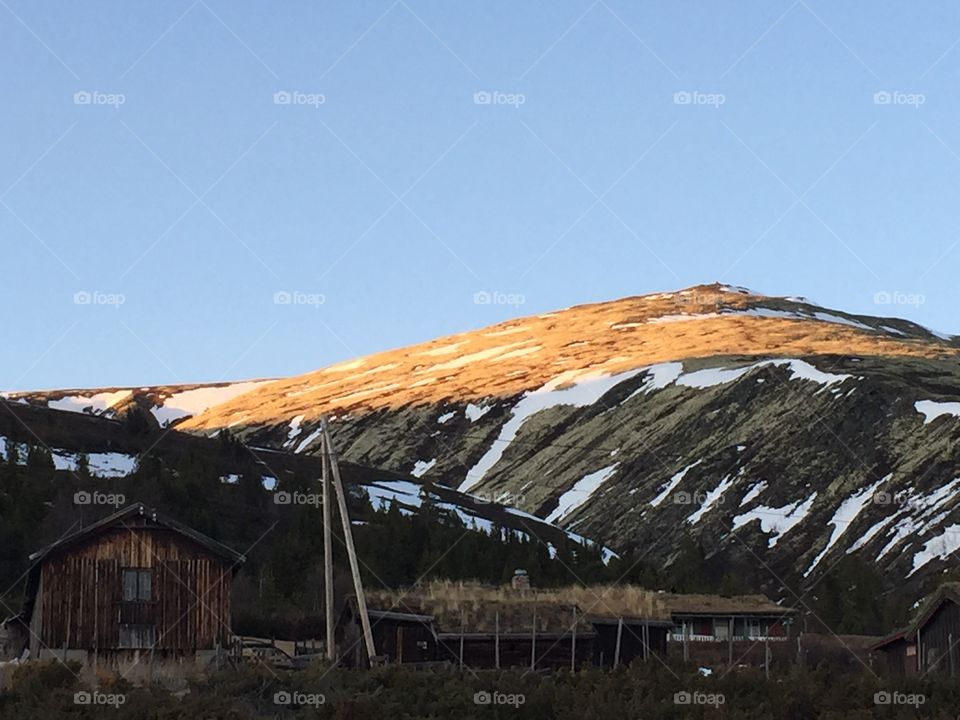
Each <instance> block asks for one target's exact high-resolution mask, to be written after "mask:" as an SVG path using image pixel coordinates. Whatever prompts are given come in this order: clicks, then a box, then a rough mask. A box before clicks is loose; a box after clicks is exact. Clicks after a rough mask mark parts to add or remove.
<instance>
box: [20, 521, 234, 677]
mask: <svg viewBox="0 0 960 720" xmlns="http://www.w3.org/2000/svg"><path fill="white" fill-rule="evenodd" d="M30 560H31V561H32V562H33V565H32V566H31V568H30V571H29V574H28V578H27V589H26V595H25V600H24V606H23V610H22V612H21V614H20V621H21V622H22V623H23V625H24V626H25V627H26V628H28V629H29V649H30V657H31V658H39V659H43V658H49V657H58V658H61V659H68V660H69V659H73V660H77V661H79V662H82V663H85V664H89V665H94V666H100V665H109V666H125V665H130V664H135V663H144V662H145V660H147V659H149V661H150V662H153V661H155V660H156V661H159V662H164V661H171V660H172V661H178V662H183V661H188V660H190V661H204V660H210V659H211V658H212V657H213V656H214V655H215V654H216V653H217V652H218V651H220V650H221V649H222V648H225V647H226V646H227V644H228V643H229V641H230V638H231V631H230V595H231V588H232V584H233V577H234V575H235V574H236V572H237V570H238V569H239V566H240V564H242V563H243V561H244V558H243V556H242V555H240V554H239V553H236V552H234V551H233V550H231V549H230V548H228V547H226V546H224V545H222V544H220V543H218V542H216V541H215V540H212V539H210V538H209V537H206V536H205V535H202V534H201V533H198V532H196V531H195V530H192V529H190V528H188V527H186V526H185V525H182V524H181V523H179V522H177V521H175V520H173V519H171V518H168V517H164V516H163V515H161V514H160V513H158V512H157V511H156V510H152V509H150V508H147V507H145V506H144V505H142V504H139V503H138V504H135V505H131V506H129V507H126V508H124V509H122V510H120V511H118V512H116V513H114V514H112V515H110V516H108V517H106V518H104V519H102V520H100V521H99V522H96V523H94V524H92V525H89V526H88V527H85V528H83V529H81V530H79V531H78V532H76V533H73V534H71V535H69V536H67V537H64V538H62V539H60V540H58V541H57V542H55V543H53V544H52V545H50V546H48V547H46V548H43V549H42V550H40V551H39V552H37V553H34V554H33V555H31V556H30Z"/></svg>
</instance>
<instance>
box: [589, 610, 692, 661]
mask: <svg viewBox="0 0 960 720" xmlns="http://www.w3.org/2000/svg"><path fill="white" fill-rule="evenodd" d="M590 623H591V624H592V625H593V629H594V632H595V634H596V638H595V639H594V642H593V664H594V665H596V666H597V667H616V666H619V665H629V664H630V663H631V662H633V661H634V660H637V659H640V660H648V659H649V658H650V656H651V654H656V655H660V656H661V657H664V656H666V654H667V636H668V634H669V632H670V630H671V628H673V621H671V620H663V619H651V618H635V617H623V616H617V617H610V616H608V617H591V618H590Z"/></svg>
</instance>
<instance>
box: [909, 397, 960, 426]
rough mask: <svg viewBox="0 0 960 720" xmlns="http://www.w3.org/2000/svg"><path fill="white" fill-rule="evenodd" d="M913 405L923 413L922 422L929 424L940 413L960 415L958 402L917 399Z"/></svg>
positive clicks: (959, 403) (953, 415)
mask: <svg viewBox="0 0 960 720" xmlns="http://www.w3.org/2000/svg"><path fill="white" fill-rule="evenodd" d="M913 406H914V407H915V408H916V410H917V412H918V413H921V414H922V415H923V424H924V425H929V424H930V423H932V422H933V421H934V420H936V419H937V418H938V417H940V416H941V415H950V416H952V417H960V402H938V401H936V400H917V401H916V402H915V403H914V404H913Z"/></svg>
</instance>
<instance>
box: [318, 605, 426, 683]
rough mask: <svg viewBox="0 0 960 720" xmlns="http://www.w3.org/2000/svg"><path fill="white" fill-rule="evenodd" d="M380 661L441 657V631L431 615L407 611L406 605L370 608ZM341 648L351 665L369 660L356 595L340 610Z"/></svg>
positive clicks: (337, 634)
mask: <svg viewBox="0 0 960 720" xmlns="http://www.w3.org/2000/svg"><path fill="white" fill-rule="evenodd" d="M367 614H368V615H369V617H370V630H371V632H372V633H373V647H374V649H375V650H376V658H375V661H376V663H413V664H416V665H422V664H427V663H431V662H435V661H436V660H437V645H438V641H437V634H436V632H434V628H433V617H432V616H430V615H424V614H417V613H411V612H403V610H402V608H394V607H390V608H387V609H378V608H374V607H368V608H367ZM335 637H336V643H337V652H338V655H339V657H340V660H341V662H343V664H344V665H346V666H347V667H364V666H366V665H367V664H369V658H368V657H367V650H366V644H365V643H364V640H363V627H362V625H361V622H360V615H359V612H358V610H357V603H356V600H355V598H350V599H349V600H348V601H347V602H346V603H345V604H344V608H343V612H341V614H340V619H339V621H338V622H337V628H336V631H335Z"/></svg>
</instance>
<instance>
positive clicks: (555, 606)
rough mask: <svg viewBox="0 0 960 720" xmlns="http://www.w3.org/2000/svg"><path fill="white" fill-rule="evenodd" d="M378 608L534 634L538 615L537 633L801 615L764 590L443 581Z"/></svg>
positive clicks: (484, 629) (383, 594)
mask: <svg viewBox="0 0 960 720" xmlns="http://www.w3.org/2000/svg"><path fill="white" fill-rule="evenodd" d="M366 596H367V604H368V605H369V606H370V607H371V608H390V609H396V610H400V611H404V612H409V613H422V614H424V615H431V616H433V618H434V620H435V624H436V627H437V631H438V632H440V633H447V632H451V633H453V632H459V630H460V627H461V623H462V624H463V627H464V628H465V629H467V630H469V631H470V632H471V633H481V634H482V633H493V632H494V630H495V628H496V627H497V624H498V623H499V629H500V632H501V633H504V634H506V633H510V632H519V633H529V632H530V630H531V628H532V625H533V618H534V612H536V618H537V632H538V633H548V632H558V633H563V632H570V630H571V629H572V625H573V624H574V618H576V624H577V632H578V633H580V632H584V633H585V632H589V631H590V630H591V629H592V628H593V626H594V625H604V624H606V623H609V622H614V623H615V622H617V620H618V618H621V617H622V618H623V619H624V622H626V623H628V624H636V625H639V624H642V623H644V622H646V623H647V624H648V625H650V626H651V627H669V626H671V625H673V618H674V616H675V615H687V616H690V615H702V616H716V615H725V616H733V615H744V616H748V617H749V616H758V615H759V616H766V617H783V616H789V615H792V614H794V613H795V612H796V611H795V610H793V609H792V608H784V607H781V606H780V605H778V604H776V603H775V602H773V601H772V600H770V599H769V598H767V597H766V596H763V595H744V596H739V597H721V596H717V595H674V594H670V593H660V592H656V591H652V590H647V589H645V588H640V587H635V586H630V585H600V586H593V587H583V586H570V587H562V588H536V589H529V590H516V589H513V588H511V587H509V586H491V585H483V584H481V583H477V582H449V581H447V582H444V581H435V582H427V583H421V584H419V585H416V586H415V587H412V588H408V589H406V590H398V591H384V590H368V591H367V593H366Z"/></svg>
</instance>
